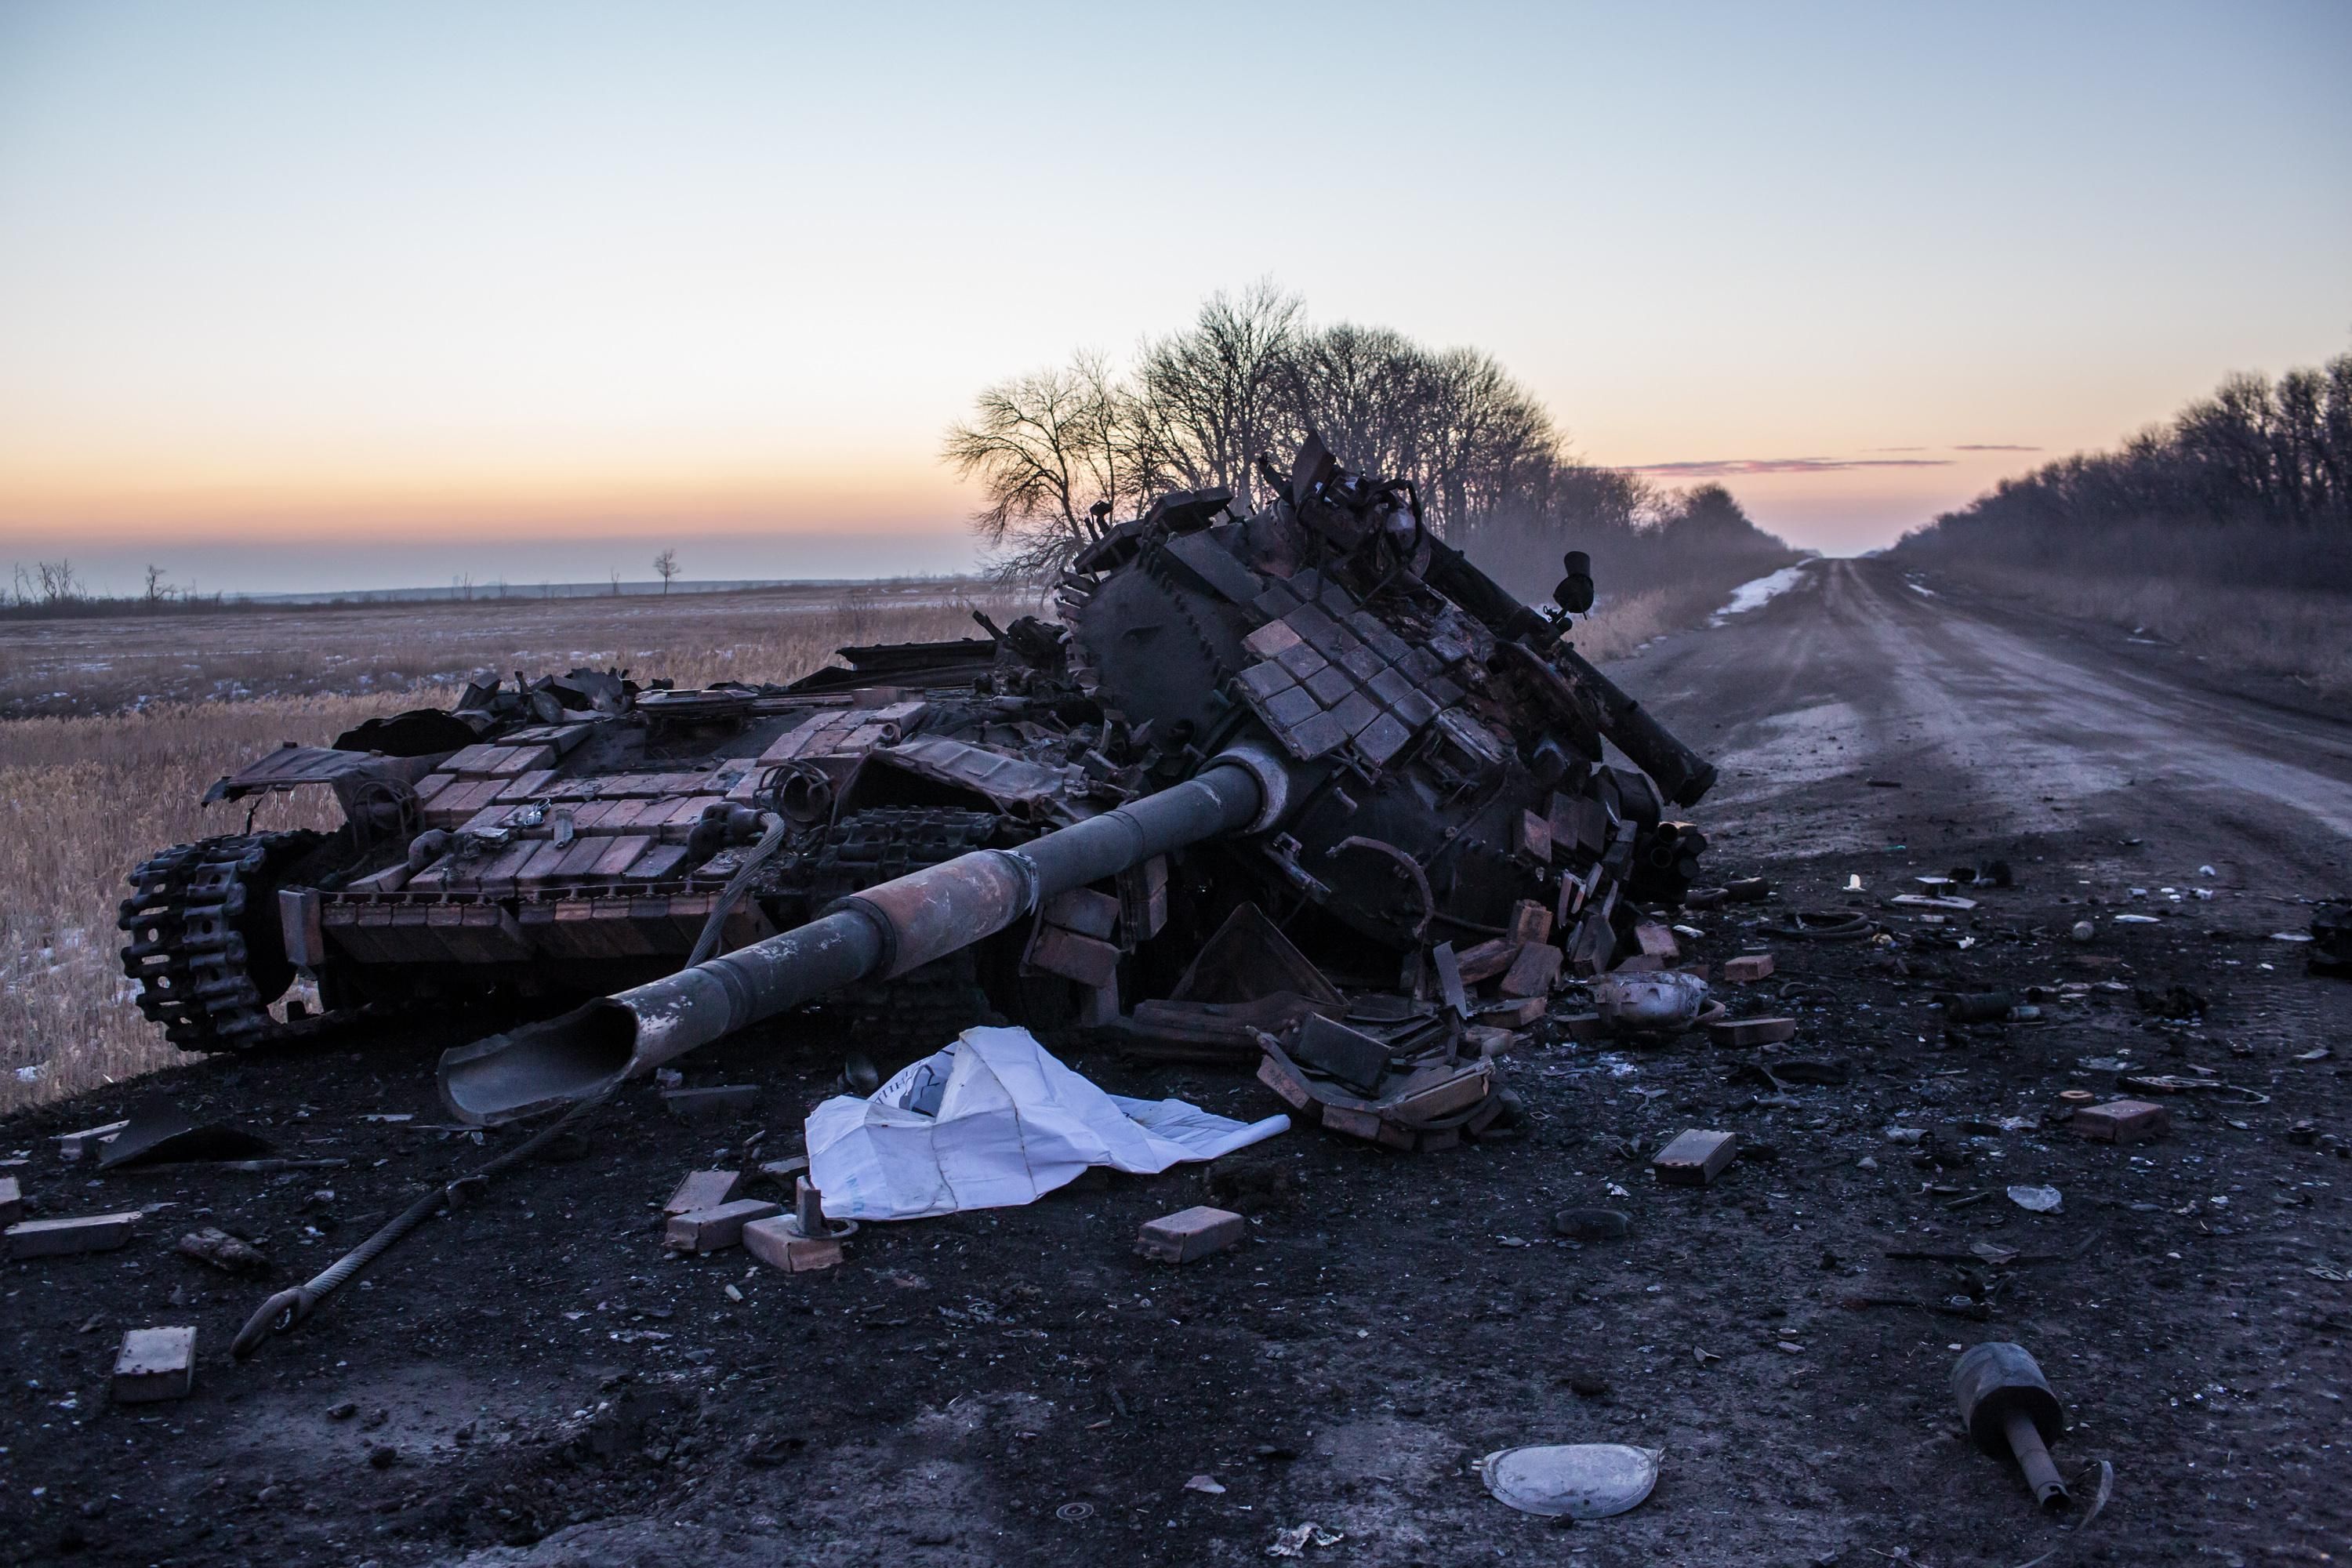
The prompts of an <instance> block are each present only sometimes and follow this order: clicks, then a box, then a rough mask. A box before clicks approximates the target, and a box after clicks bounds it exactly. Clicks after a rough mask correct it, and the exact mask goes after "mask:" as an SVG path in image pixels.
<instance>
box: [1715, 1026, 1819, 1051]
mask: <svg viewBox="0 0 2352 1568" xmlns="http://www.w3.org/2000/svg"><path fill="white" fill-rule="evenodd" d="M1706 1037H1707V1038H1708V1039H1710V1040H1713V1041H1714V1042H1715V1043H1716V1044H1717V1045H1718V1046H1729V1047H1733V1048H1735V1049H1746V1048H1747V1047H1750V1046H1770V1045H1778V1044H1779V1043H1780V1042H1781V1041H1782V1040H1793V1039H1795V1038H1796V1037H1797V1020H1795V1019H1794V1018H1722V1019H1717V1021H1715V1022H1714V1023H1711V1024H1709V1025H1707V1026H1706Z"/></svg>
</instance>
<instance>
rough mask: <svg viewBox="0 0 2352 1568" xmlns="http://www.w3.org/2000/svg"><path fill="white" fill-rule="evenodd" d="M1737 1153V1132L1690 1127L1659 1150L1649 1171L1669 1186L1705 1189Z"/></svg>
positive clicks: (1729, 1166)
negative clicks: (1656, 1174)
mask: <svg viewBox="0 0 2352 1568" xmlns="http://www.w3.org/2000/svg"><path fill="white" fill-rule="evenodd" d="M1738 1154H1739V1135H1738V1133H1735V1132H1708V1131H1701V1130H1699V1129H1697V1128H1692V1129H1691V1130H1690V1131H1686V1132H1683V1133H1680V1134H1677V1135H1676V1137H1675V1140H1674V1142H1671V1143H1668V1144H1667V1145H1666V1146H1665V1147H1664V1148H1663V1149H1661V1150H1659V1151H1658V1152H1657V1155H1656V1157H1655V1158H1654V1159H1653V1160H1652V1161H1651V1162H1650V1168H1651V1169H1652V1170H1654V1171H1655V1172H1656V1173H1658V1180H1659V1181H1661V1182H1663V1183H1664V1184H1666V1185H1668V1186H1670V1187H1704V1186H1707V1185H1709V1184H1712V1183H1713V1182H1714V1181H1715V1179H1716V1177H1717V1176H1719V1175H1721V1174H1723V1173H1724V1172H1725V1171H1727V1170H1729V1169H1730V1168H1731V1162H1732V1161H1733V1160H1734V1159H1736V1158H1738Z"/></svg>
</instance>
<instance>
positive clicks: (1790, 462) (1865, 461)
mask: <svg viewBox="0 0 2352 1568" xmlns="http://www.w3.org/2000/svg"><path fill="white" fill-rule="evenodd" d="M1951 466H1952V459H1951V458H1705V459H1701V460H1696V461H1690V462H1680V463H1633V464H1629V465H1627V467H1626V469H1625V471H1626V472H1627V473H1632V474H1659V475H1664V476H1665V477H1667V478H1671V479H1735V478H1738V477H1739V476H1740V475H1743V474H1834V473H1840V472H1843V471H1844V470H1845V469H1848V468H1950V467H1951Z"/></svg>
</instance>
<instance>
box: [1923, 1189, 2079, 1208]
mask: <svg viewBox="0 0 2352 1568" xmlns="http://www.w3.org/2000/svg"><path fill="white" fill-rule="evenodd" d="M1945 1190H1946V1191H1947V1192H1948V1191H1950V1190H1951V1189H1950V1188H1946V1189H1945ZM2009 1201H2010V1202H2011V1203H2013V1204H2015V1205H2017V1206H2018V1207H2019V1208H2021V1209H2023V1210H2024V1211H2025V1212H2026V1213H2028V1214H2056V1213H2057V1212H2058V1208H2059V1205H2061V1204H2062V1203H2063V1202H2064V1198H2063V1195H2062V1194H2060V1193H2059V1191H2058V1189H2057V1188H2055V1187H2034V1186H2024V1185H2019V1186H2014V1187H2011V1188H2010V1189H2009Z"/></svg>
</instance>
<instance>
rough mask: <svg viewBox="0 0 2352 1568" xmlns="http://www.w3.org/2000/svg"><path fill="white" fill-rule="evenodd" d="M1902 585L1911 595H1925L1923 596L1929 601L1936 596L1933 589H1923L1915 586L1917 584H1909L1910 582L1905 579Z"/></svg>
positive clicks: (1919, 585) (1920, 586)
mask: <svg viewBox="0 0 2352 1568" xmlns="http://www.w3.org/2000/svg"><path fill="white" fill-rule="evenodd" d="M1903 585H1904V586H1905V587H1906V588H1908V589H1910V590H1911V591H1912V592H1913V593H1915V594H1925V595H1927V597H1929V598H1931V599H1932V598H1934V597H1935V596H1936V590H1935V589H1933V588H1928V587H1923V586H1922V585H1921V584H1917V583H1914V582H1911V581H1910V580H1909V579H1907V578H1906V580H1905V581H1904V584H1903Z"/></svg>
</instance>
